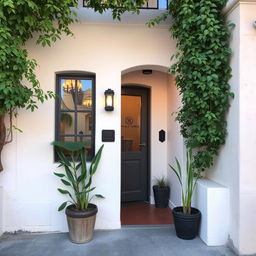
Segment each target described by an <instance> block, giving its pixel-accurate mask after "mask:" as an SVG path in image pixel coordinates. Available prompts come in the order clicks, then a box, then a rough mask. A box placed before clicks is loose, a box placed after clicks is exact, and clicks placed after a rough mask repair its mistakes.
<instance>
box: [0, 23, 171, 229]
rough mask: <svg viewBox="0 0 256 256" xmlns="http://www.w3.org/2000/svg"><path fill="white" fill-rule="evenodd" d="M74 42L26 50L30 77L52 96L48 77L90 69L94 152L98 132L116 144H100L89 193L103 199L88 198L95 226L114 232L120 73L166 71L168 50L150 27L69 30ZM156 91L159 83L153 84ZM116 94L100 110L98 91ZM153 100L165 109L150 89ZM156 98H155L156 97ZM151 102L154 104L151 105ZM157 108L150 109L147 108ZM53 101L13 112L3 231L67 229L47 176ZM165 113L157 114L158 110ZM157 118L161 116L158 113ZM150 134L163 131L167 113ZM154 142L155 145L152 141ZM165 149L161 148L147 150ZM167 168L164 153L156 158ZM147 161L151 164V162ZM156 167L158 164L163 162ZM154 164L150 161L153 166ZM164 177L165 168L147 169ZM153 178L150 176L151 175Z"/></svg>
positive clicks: (164, 31) (54, 183) (0, 181)
mask: <svg viewBox="0 0 256 256" xmlns="http://www.w3.org/2000/svg"><path fill="white" fill-rule="evenodd" d="M72 30H73V32H74V34H75V35H74V37H63V38H62V40H61V41H58V42H56V44H54V45H53V46H52V47H51V48H49V47H45V48H42V47H39V46H37V45H35V42H34V41H30V42H29V43H28V44H27V46H26V47H27V48H28V49H29V54H30V57H31V58H34V59H36V60H37V62H38V64H39V66H38V69H37V76H38V79H39V80H40V82H41V85H42V88H43V89H44V90H53V91H54V90H55V72H58V71H74V70H75V71H79V70H80V71H89V72H94V73H96V140H95V144H96V149H98V148H99V147H100V145H101V144H102V142H101V130H102V129H114V130H115V135H116V140H115V142H113V143H105V147H104V151H103V155H102V159H101V162H100V165H99V169H98V172H97V173H96V175H95V177H94V182H93V183H94V185H95V186H96V187H97V188H96V191H95V192H96V193H101V194H103V195H104V196H105V199H103V200H95V201H94V202H95V203H96V204H97V205H98V208H99V212H98V216H97V222H96V228H98V229H112V228H119V227H120V166H121V163H120V148H121V145H120V136H121V135H120V121H121V119H120V115H121V111H120V110H121V109H120V104H121V102H120V100H121V98H120V93H121V74H122V71H124V70H127V69H129V68H132V67H135V66H141V65H160V66H162V67H168V66H169V65H170V54H171V53H172V52H174V51H175V43H174V42H173V41H172V40H171V38H170V35H169V31H168V27H165V26H160V27H157V28H153V29H149V28H147V27H146V26H145V25H118V24H112V25H108V24H85V23H79V24H76V25H73V26H72ZM160 87H161V85H160ZM108 88H111V89H113V90H114V91H115V110H114V111H113V112H106V111H105V110H104V91H105V90H106V89H108ZM154 90H155V92H156V94H158V93H159V95H158V96H156V97H162V96H164V98H165V100H164V101H163V102H162V103H161V104H163V105H162V108H166V107H167V95H166V94H165V93H164V92H163V91H162V92H160V90H159V91H158V90H157V88H156V89H154ZM160 95H162V96H160ZM154 104H157V103H154ZM154 108H157V105H155V106H154ZM54 109H55V105H54V100H49V101H47V102H46V103H44V104H43V105H42V104H39V109H38V110H37V111H35V112H32V113H31V112H27V111H24V110H20V111H19V117H18V120H17V124H16V125H17V126H18V127H19V128H20V129H21V130H22V131H23V132H22V133H17V134H15V138H14V142H13V143H12V144H10V145H7V146H6V147H5V149H4V151H3V159H4V161H3V164H4V167H5V170H4V171H3V172H2V173H0V186H2V187H3V189H4V193H5V198H6V200H5V202H6V204H5V205H4V223H3V230H4V231H15V230H19V229H21V230H29V231H66V230H67V225H66V220H65V216H64V215H65V214H64V212H57V208H58V206H59V205H60V204H61V203H62V202H63V201H64V200H65V197H63V196H62V195H61V194H59V192H58V191H57V187H61V186H62V185H61V183H60V182H59V180H58V179H57V177H55V176H54V175H53V171H54V170H56V167H57V164H55V163H54V161H53V148H52V146H51V145H50V143H51V142H52V141H53V140H54V129H55V128H54ZM163 111H164V110H163ZM161 114H162V113H161ZM163 116H164V117H163V119H161V117H160V116H158V117H156V120H155V121H156V122H158V121H159V125H156V126H155V127H152V128H153V129H155V130H154V132H156V131H158V130H159V128H160V127H161V128H162V124H163V125H164V126H165V129H167V128H166V125H167V120H166V111H164V112H163ZM152 143H153V144H154V143H156V142H154V141H153V142H152ZM154 146H156V147H160V148H159V149H160V150H161V147H163V148H164V151H165V152H166V143H163V144H162V145H159V144H157V145H154ZM163 158H164V159H163V160H162V161H165V162H166V158H167V156H166V153H164V154H163ZM152 161H153V160H152ZM162 161H160V162H162ZM157 164H158V163H155V162H154V161H153V162H152V166H156V165H157ZM154 170H155V172H156V173H155V174H157V172H161V173H164V172H166V168H165V169H164V168H162V167H161V168H154ZM155 174H154V175H155Z"/></svg>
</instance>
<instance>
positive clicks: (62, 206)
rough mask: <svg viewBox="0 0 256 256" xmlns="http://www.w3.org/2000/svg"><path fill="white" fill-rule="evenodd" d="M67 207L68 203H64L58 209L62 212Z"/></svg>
mask: <svg viewBox="0 0 256 256" xmlns="http://www.w3.org/2000/svg"><path fill="white" fill-rule="evenodd" d="M66 205H67V202H64V203H63V204H61V205H60V207H59V208H58V211H62V210H63V209H64V208H65V207H66Z"/></svg>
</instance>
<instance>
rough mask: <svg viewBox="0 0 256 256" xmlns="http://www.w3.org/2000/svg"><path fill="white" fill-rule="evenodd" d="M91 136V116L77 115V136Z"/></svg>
mask: <svg viewBox="0 0 256 256" xmlns="http://www.w3.org/2000/svg"><path fill="white" fill-rule="evenodd" d="M85 134H87V135H88V134H92V114H91V113H81V112H78V113H77V135H85Z"/></svg>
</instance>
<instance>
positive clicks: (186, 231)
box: [172, 207, 201, 240]
mask: <svg viewBox="0 0 256 256" xmlns="http://www.w3.org/2000/svg"><path fill="white" fill-rule="evenodd" d="M172 213H173V219H174V226H175V230H176V235H177V237H179V238H181V239H185V240H191V239H194V238H195V237H196V236H197V235H198V231H199V226H200V222H201V212H200V211H199V210H198V209H196V208H193V207H192V208H191V214H184V213H183V208H182V207H175V208H174V209H173V210H172Z"/></svg>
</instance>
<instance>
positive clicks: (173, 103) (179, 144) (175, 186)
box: [166, 76, 185, 208]
mask: <svg viewBox="0 0 256 256" xmlns="http://www.w3.org/2000/svg"><path fill="white" fill-rule="evenodd" d="M167 98H168V102H167V109H168V110H167V113H166V114H167V122H168V136H167V138H168V151H167V161H168V163H170V164H171V165H173V166H176V163H175V157H177V159H178V160H179V161H180V163H181V166H184V160H185V158H184V156H185V155H184V139H183V137H182V136H181V135H180V125H179V123H178V122H177V121H175V118H176V116H177V112H178V111H179V107H180V106H181V96H180V95H179V91H178V89H177V87H176V85H175V81H174V77H172V76H170V77H169V86H168V91H167ZM167 174H168V180H169V183H170V187H171V194H170V207H171V208H174V207H176V206H180V205H181V188H180V184H179V183H178V180H177V177H176V175H175V174H174V172H173V171H172V170H171V168H170V167H169V166H168V171H167Z"/></svg>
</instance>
